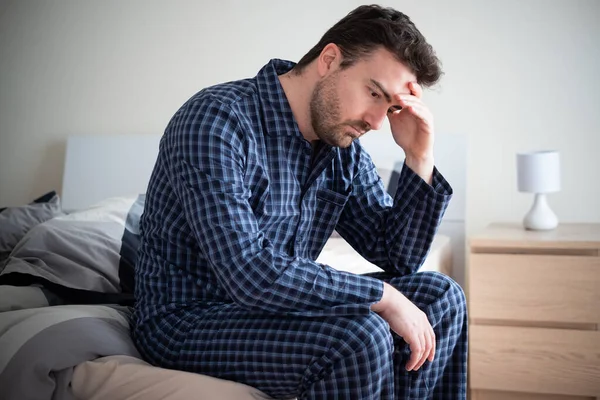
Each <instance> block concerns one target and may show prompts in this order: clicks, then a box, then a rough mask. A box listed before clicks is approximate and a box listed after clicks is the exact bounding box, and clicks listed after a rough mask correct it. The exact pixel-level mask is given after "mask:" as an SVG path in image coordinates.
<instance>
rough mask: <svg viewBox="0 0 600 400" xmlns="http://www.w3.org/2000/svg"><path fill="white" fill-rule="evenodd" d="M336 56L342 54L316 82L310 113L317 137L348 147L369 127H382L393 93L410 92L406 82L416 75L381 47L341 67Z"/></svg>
mask: <svg viewBox="0 0 600 400" xmlns="http://www.w3.org/2000/svg"><path fill="white" fill-rule="evenodd" d="M326 51H327V48H326V49H325V50H324V52H326ZM332 51H333V52H335V47H334V48H333V50H332ZM339 60H341V56H340V57H339V58H338V60H337V62H336V61H335V56H334V61H333V62H332V63H331V64H330V65H331V66H330V68H329V69H328V70H327V71H326V73H324V76H323V77H322V78H321V80H320V81H319V82H317V84H316V86H315V89H314V91H313V93H312V96H311V100H310V117H311V124H312V128H313V130H314V132H315V134H316V136H317V137H318V138H319V139H321V140H322V141H323V142H325V143H327V144H329V145H331V146H336V147H348V146H350V145H351V144H352V142H353V141H354V140H356V139H357V138H359V137H360V136H362V135H364V134H365V133H366V132H368V131H369V130H371V129H375V130H378V129H380V128H381V125H382V124H383V121H384V120H385V118H386V116H387V113H388V111H389V110H390V108H391V107H392V106H393V105H394V103H393V102H392V96H393V95H395V94H401V93H405V94H406V93H410V90H409V89H408V83H409V82H411V81H413V82H416V77H415V75H414V74H413V73H412V72H410V70H409V69H408V68H407V67H405V66H404V65H403V64H402V63H400V62H399V61H398V60H396V59H395V58H394V56H393V55H392V54H391V53H389V52H388V51H387V50H384V49H380V50H377V51H375V52H373V54H371V55H370V56H369V57H368V58H365V59H363V60H359V61H357V62H356V63H355V64H354V65H353V66H351V67H349V68H346V69H344V70H342V69H340V68H339ZM319 62H325V61H322V60H321V59H320V60H319ZM323 68H325V67H323Z"/></svg>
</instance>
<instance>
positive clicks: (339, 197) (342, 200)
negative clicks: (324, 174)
mask: <svg viewBox="0 0 600 400" xmlns="http://www.w3.org/2000/svg"><path fill="white" fill-rule="evenodd" d="M351 192H352V189H351V188H350V189H348V190H347V191H344V192H342V193H340V192H336V191H333V190H331V189H325V188H321V189H319V190H318V191H317V202H318V203H320V202H325V203H331V204H333V205H336V206H339V207H344V205H346V202H347V201H348V196H350V193H351Z"/></svg>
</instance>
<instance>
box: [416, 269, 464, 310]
mask: <svg viewBox="0 0 600 400" xmlns="http://www.w3.org/2000/svg"><path fill="white" fill-rule="evenodd" d="M419 274H423V277H424V278H425V279H427V280H429V281H430V282H431V284H432V286H434V287H436V288H438V290H439V291H440V292H439V296H440V297H443V299H444V301H445V302H447V303H448V305H449V306H450V308H451V309H454V310H466V308H467V299H466V297H465V292H464V290H463V288H462V287H461V286H460V285H459V284H458V283H457V282H456V281H455V280H454V279H452V278H450V277H449V276H448V275H445V274H442V273H440V272H434V271H427V272H419Z"/></svg>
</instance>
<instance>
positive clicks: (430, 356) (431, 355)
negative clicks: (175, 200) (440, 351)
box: [428, 328, 437, 362]
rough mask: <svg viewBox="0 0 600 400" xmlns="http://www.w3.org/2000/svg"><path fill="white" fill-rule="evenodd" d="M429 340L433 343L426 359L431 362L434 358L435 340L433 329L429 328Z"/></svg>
mask: <svg viewBox="0 0 600 400" xmlns="http://www.w3.org/2000/svg"><path fill="white" fill-rule="evenodd" d="M431 340H432V341H433V346H432V348H431V353H430V355H429V358H428V360H429V361H430V362H432V361H433V359H434V358H435V349H436V347H437V343H436V339H435V332H434V331H433V328H431Z"/></svg>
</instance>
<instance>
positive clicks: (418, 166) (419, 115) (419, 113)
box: [388, 82, 434, 183]
mask: <svg viewBox="0 0 600 400" xmlns="http://www.w3.org/2000/svg"><path fill="white" fill-rule="evenodd" d="M408 88H409V89H410V92H411V94H400V95H396V96H395V97H394V100H395V103H396V104H398V105H400V106H401V107H402V109H401V110H396V111H392V112H390V113H388V117H389V120H390V127H391V130H392V135H393V136H394V140H395V141H396V143H397V144H398V146H400V147H401V148H402V150H404V153H405V154H406V164H407V166H408V167H410V168H411V169H412V170H413V171H415V172H416V173H417V174H418V175H419V176H421V177H422V178H423V179H424V180H425V181H426V182H428V183H431V175H432V173H433V141H434V128H433V115H432V114H431V111H429V108H427V106H426V105H425V104H423V102H422V101H421V97H422V96H423V89H422V88H421V86H420V85H419V84H418V83H416V82H410V83H409V84H408Z"/></svg>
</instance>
